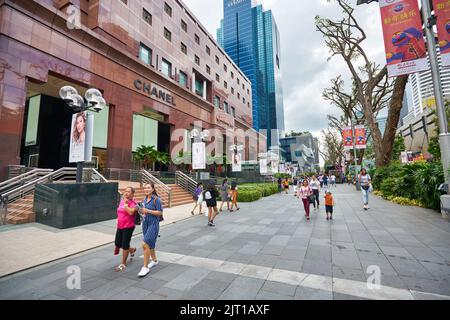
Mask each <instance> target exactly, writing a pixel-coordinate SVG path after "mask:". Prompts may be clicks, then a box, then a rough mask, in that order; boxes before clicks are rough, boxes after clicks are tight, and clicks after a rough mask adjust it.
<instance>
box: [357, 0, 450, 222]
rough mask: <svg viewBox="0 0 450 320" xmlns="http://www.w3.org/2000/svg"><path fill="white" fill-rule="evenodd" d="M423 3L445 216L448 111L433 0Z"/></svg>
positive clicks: (449, 197) (363, 0)
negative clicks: (446, 109) (436, 40)
mask: <svg viewBox="0 0 450 320" xmlns="http://www.w3.org/2000/svg"><path fill="white" fill-rule="evenodd" d="M372 1H377V2H378V0H358V1H357V3H356V4H357V5H360V4H368V3H370V2H372ZM420 2H421V4H422V8H421V10H420V11H421V14H422V20H423V24H424V29H425V36H426V38H427V49H428V57H429V61H430V68H431V77H432V79H433V89H434V96H435V98H436V113H437V116H438V119H439V146H440V148H441V162H442V167H443V169H444V177H445V184H446V186H447V190H446V192H447V194H446V195H443V196H441V213H442V215H443V216H445V215H447V214H448V213H449V212H450V194H448V193H449V192H448V190H449V183H450V174H449V168H450V134H449V132H448V123H447V113H446V112H445V104H444V96H443V94H442V85H441V76H440V72H439V67H438V62H437V61H438V60H437V54H436V43H435V38H434V31H433V26H434V25H435V24H436V17H435V16H434V15H433V16H432V15H431V0H420Z"/></svg>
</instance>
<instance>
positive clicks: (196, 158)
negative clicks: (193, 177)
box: [192, 142, 206, 170]
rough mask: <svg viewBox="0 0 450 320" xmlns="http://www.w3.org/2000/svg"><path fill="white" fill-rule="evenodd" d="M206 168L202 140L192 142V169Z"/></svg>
mask: <svg viewBox="0 0 450 320" xmlns="http://www.w3.org/2000/svg"><path fill="white" fill-rule="evenodd" d="M205 168H206V153H205V143H204V142H194V143H193V144H192V169H193V170H197V169H205Z"/></svg>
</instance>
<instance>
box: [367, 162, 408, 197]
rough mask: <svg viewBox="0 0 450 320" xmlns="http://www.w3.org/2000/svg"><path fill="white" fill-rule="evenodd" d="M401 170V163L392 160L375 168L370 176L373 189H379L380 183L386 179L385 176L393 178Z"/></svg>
mask: <svg viewBox="0 0 450 320" xmlns="http://www.w3.org/2000/svg"><path fill="white" fill-rule="evenodd" d="M401 170H402V164H401V163H399V162H393V163H392V164H391V165H389V166H385V167H381V168H377V169H376V170H375V172H374V173H373V175H372V176H371V178H372V184H373V187H374V189H377V190H380V189H381V183H382V182H383V181H384V180H386V179H387V178H394V177H397V176H398V175H399V174H400V173H401Z"/></svg>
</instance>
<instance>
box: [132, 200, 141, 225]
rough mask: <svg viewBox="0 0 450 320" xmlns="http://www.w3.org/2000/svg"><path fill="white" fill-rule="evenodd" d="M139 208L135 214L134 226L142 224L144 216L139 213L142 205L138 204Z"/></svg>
mask: <svg viewBox="0 0 450 320" xmlns="http://www.w3.org/2000/svg"><path fill="white" fill-rule="evenodd" d="M137 206H138V207H139V209H138V210H137V211H136V212H135V214H134V224H135V225H137V226H140V225H141V223H142V216H141V214H140V213H139V210H140V209H141V207H140V204H139V203H138V204H137Z"/></svg>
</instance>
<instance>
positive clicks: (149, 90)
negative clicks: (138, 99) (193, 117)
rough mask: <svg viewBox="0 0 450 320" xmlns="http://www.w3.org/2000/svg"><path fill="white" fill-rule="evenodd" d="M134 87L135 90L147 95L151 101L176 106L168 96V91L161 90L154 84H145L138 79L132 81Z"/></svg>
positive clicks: (173, 100) (169, 95)
mask: <svg viewBox="0 0 450 320" xmlns="http://www.w3.org/2000/svg"><path fill="white" fill-rule="evenodd" d="M134 87H135V88H136V89H137V90H139V91H141V92H143V93H145V94H147V95H148V96H149V97H150V98H152V99H155V100H159V101H162V102H165V103H168V104H170V105H173V106H176V104H175V99H174V98H173V95H172V94H170V93H169V92H168V91H166V90H164V89H161V88H160V87H158V86H157V85H155V84H154V83H151V82H145V81H142V80H140V79H136V80H134Z"/></svg>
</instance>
